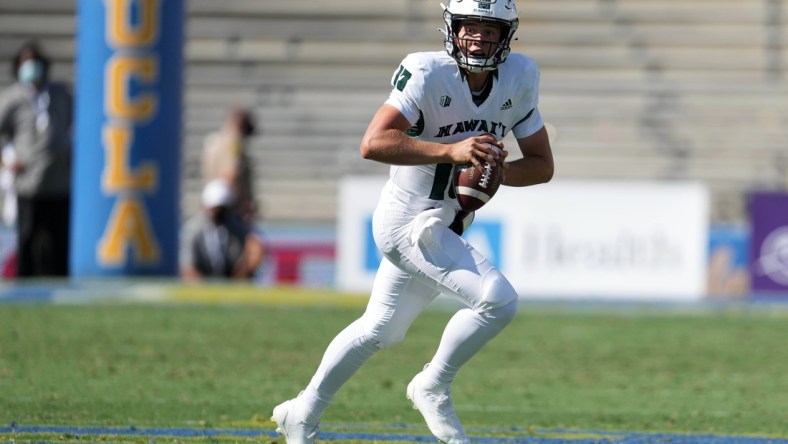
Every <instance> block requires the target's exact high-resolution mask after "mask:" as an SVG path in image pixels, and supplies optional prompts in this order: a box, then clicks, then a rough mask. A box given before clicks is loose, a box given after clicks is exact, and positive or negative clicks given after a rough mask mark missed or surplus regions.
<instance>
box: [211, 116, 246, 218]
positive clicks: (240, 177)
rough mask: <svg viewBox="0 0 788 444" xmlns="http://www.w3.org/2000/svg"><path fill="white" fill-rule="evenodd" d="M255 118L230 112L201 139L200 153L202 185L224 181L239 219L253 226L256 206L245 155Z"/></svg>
mask: <svg viewBox="0 0 788 444" xmlns="http://www.w3.org/2000/svg"><path fill="white" fill-rule="evenodd" d="M255 132H256V125H255V118H254V116H253V115H252V113H251V111H249V110H246V109H242V108H235V109H233V110H231V111H230V113H229V114H228V116H227V118H226V119H225V121H224V125H223V126H222V128H221V129H220V130H219V131H216V132H214V133H211V134H209V135H208V136H207V137H206V138H205V144H204V146H203V153H202V177H203V184H206V183H208V182H210V181H211V180H214V179H224V180H226V181H227V182H228V183H230V184H231V185H232V187H233V189H234V190H235V196H236V201H235V205H234V207H235V209H236V211H237V212H238V214H239V215H240V217H241V219H242V220H243V221H245V222H246V223H247V224H249V225H253V224H254V221H255V218H256V217H257V212H258V206H257V202H256V200H255V193H254V174H253V169H252V162H251V159H250V158H249V154H248V152H247V145H248V143H249V138H250V137H252V136H253V135H255Z"/></svg>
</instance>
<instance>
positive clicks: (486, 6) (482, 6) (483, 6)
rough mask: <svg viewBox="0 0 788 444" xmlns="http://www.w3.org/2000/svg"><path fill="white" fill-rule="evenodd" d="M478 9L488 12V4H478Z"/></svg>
mask: <svg viewBox="0 0 788 444" xmlns="http://www.w3.org/2000/svg"><path fill="white" fill-rule="evenodd" d="M479 9H484V10H486V11H489V10H490V3H488V2H479Z"/></svg>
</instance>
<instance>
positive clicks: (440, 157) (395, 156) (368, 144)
mask: <svg viewBox="0 0 788 444" xmlns="http://www.w3.org/2000/svg"><path fill="white" fill-rule="evenodd" d="M411 126H413V125H412V124H411V123H410V122H409V121H408V119H407V118H406V117H405V116H404V115H403V114H402V113H401V112H400V111H399V110H398V109H397V108H395V107H394V106H391V105H389V104H384V105H383V106H381V107H380V108H379V109H378V111H377V112H376V113H375V115H374V116H373V117H372V121H371V122H370V123H369V126H368V127H367V131H366V132H365V133H364V137H363V138H362V139H361V157H363V158H364V159H369V160H375V161H378V162H382V163H387V164H392V165H430V164H436V163H466V162H473V163H474V164H476V165H479V160H478V159H477V157H484V156H487V155H488V154H490V155H493V156H495V158H496V159H497V156H498V154H497V152H495V151H494V150H492V149H490V148H489V147H488V146H487V145H485V143H491V144H495V145H497V146H499V147H501V148H503V145H502V144H501V143H500V142H498V141H497V140H495V137H493V136H491V135H489V134H485V135H481V136H475V137H471V138H469V139H466V140H463V141H461V142H458V143H454V144H442V143H434V142H426V141H423V140H417V139H414V138H412V137H410V136H408V135H407V134H406V133H405V132H406V131H407V130H408V129H410V128H411Z"/></svg>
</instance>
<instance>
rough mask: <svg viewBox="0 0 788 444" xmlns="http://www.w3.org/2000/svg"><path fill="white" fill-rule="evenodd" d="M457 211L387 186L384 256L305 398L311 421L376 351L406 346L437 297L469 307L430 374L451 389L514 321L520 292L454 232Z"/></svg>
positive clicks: (381, 209) (379, 229)
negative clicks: (424, 204)
mask: <svg viewBox="0 0 788 444" xmlns="http://www.w3.org/2000/svg"><path fill="white" fill-rule="evenodd" d="M414 207H415V208H414ZM454 214H455V210H453V209H451V208H446V209H434V210H426V211H425V210H421V209H419V208H418V205H414V202H413V201H408V200H407V199H403V196H402V195H398V194H397V193H396V190H392V185H391V184H389V185H387V187H386V190H384V193H383V197H382V198H381V202H380V203H379V205H378V207H377V209H376V210H375V213H374V216H373V231H374V237H375V242H376V244H377V246H378V248H379V249H380V250H381V251H382V252H383V254H384V259H383V261H382V262H381V264H380V268H379V269H378V272H377V275H376V277H375V282H374V285H373V288H372V294H371V297H370V300H369V303H368V305H367V309H366V311H365V312H364V314H363V315H362V316H361V317H360V318H359V319H357V320H356V321H354V322H353V323H351V324H350V325H349V326H347V327H346V328H345V329H344V330H342V331H341V332H340V333H339V334H338V335H337V336H336V337H335V338H334V340H333V341H332V342H331V343H330V344H329V346H328V348H327V349H326V352H325V354H324V356H323V360H322V362H321V363H320V366H319V367H318V369H317V372H316V373H315V375H314V376H313V378H312V380H311V382H310V383H309V386H308V387H307V389H306V390H305V391H304V392H303V393H302V395H301V396H300V397H299V398H300V400H301V402H302V406H303V408H304V409H305V410H304V411H305V412H307V417H308V418H310V420H311V421H310V422H312V421H317V420H319V417H320V415H321V414H322V411H323V410H324V409H325V407H326V406H327V405H328V403H329V402H330V401H331V399H332V398H333V396H334V395H335V394H336V392H337V390H339V388H340V387H341V386H342V385H343V384H344V383H345V382H346V381H347V380H348V379H349V378H350V377H351V376H352V375H353V373H355V371H356V370H357V369H358V368H359V367H361V365H362V364H364V362H366V360H367V359H369V358H370V357H371V356H372V355H373V354H374V353H375V352H376V351H378V350H380V349H382V348H388V347H391V346H393V345H395V344H397V343H398V342H400V341H402V339H403V338H404V337H405V333H406V332H407V331H408V329H409V328H410V326H411V324H412V323H413V321H414V320H415V319H416V317H417V316H418V315H419V314H420V313H421V312H422V310H424V308H425V307H426V306H427V305H428V304H429V303H430V302H432V301H433V300H434V299H435V298H436V297H437V296H438V295H439V294H441V293H444V294H447V295H451V296H454V297H456V298H457V299H458V300H460V301H461V302H462V303H463V304H464V305H465V306H466V308H464V309H461V310H459V311H458V312H457V313H456V314H455V315H454V316H453V317H452V318H451V319H450V320H449V322H448V324H447V325H446V328H445V330H444V333H443V337H442V338H441V341H440V344H439V346H438V350H437V352H436V353H435V355H434V357H433V358H432V360H431V361H430V363H429V366H428V367H427V368H426V369H425V375H426V380H427V381H431V383H432V384H433V385H434V387H435V388H439V389H446V388H448V387H449V385H450V384H451V382H452V381H453V380H454V377H455V376H456V374H457V372H458V370H459V369H460V367H461V366H462V365H463V364H465V363H466V362H467V361H468V360H469V359H470V358H471V357H473V355H475V354H476V353H477V352H478V351H479V350H480V349H481V348H482V346H484V344H486V343H487V342H488V341H489V340H490V339H492V338H493V337H495V336H496V335H497V334H498V333H499V332H500V331H501V330H503V328H504V327H505V326H506V325H508V324H509V322H511V320H512V319H513V318H514V315H515V312H516V307H517V293H516V292H515V290H514V288H513V287H512V286H511V284H510V283H509V281H508V280H507V279H506V278H505V277H504V276H503V275H502V274H501V272H500V271H498V270H497V269H496V268H495V267H494V266H493V265H492V264H491V263H490V261H488V260H487V259H486V258H484V257H483V256H482V255H481V254H480V253H479V252H478V251H476V250H475V249H474V248H473V247H472V246H471V245H470V244H468V243H467V242H466V241H465V239H463V238H461V237H460V236H458V235H457V234H455V233H454V232H453V231H451V230H450V229H449V228H448V225H449V224H450V223H451V221H452V220H453V218H454Z"/></svg>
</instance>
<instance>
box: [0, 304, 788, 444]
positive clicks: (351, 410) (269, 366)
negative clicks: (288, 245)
mask: <svg viewBox="0 0 788 444" xmlns="http://www.w3.org/2000/svg"><path fill="white" fill-rule="evenodd" d="M362 311H363V307H361V306H358V307H342V308H330V307H303V306H301V307H295V306H294V307H288V306H283V305H259V304H249V305H161V304H156V305H144V304H139V305H136V304H129V305H86V306H47V305H35V306H0V425H7V424H9V423H11V422H12V421H16V423H18V424H20V425H68V426H124V427H125V426H130V425H134V426H137V427H216V428H224V427H243V428H249V427H258V428H269V429H270V428H272V427H273V426H272V424H271V423H270V422H269V421H268V417H269V416H270V412H271V409H272V407H273V406H274V405H275V404H277V403H278V402H280V401H282V400H284V399H287V398H290V397H292V396H294V395H295V394H297V393H298V391H299V390H301V389H302V388H303V387H304V385H305V384H306V383H307V382H308V380H309V378H310V377H311V375H312V372H313V371H314V370H315V368H316V366H317V364H318V362H319V360H320V357H321V356H322V353H323V351H324V349H325V347H326V345H327V344H328V342H329V341H330V340H331V339H332V338H333V336H334V335H335V334H336V333H337V332H338V331H339V330H340V329H342V328H343V327H344V326H345V325H346V324H347V323H349V322H350V321H352V320H353V319H355V318H356V317H358V316H359V315H360V314H361V312H362ZM450 316H451V313H450V312H449V311H446V310H438V309H433V310H428V311H427V312H425V313H424V314H423V316H422V317H420V318H419V319H418V320H417V322H416V323H415V324H414V326H413V327H412V329H411V331H410V332H409V334H408V336H407V337H406V338H405V341H404V342H403V343H402V344H400V345H398V346H397V347H395V348H394V349H391V350H384V351H382V352H380V353H378V354H377V355H375V356H374V357H373V358H372V359H371V360H370V361H369V362H368V363H367V365H366V366H364V367H363V368H362V369H361V370H360V371H359V373H358V374H357V375H356V377H354V378H353V379H352V380H351V381H350V382H349V383H348V384H347V385H346V386H345V387H344V388H343V390H342V391H340V393H339V394H338V395H337V397H336V399H335V402H334V404H332V406H331V407H330V408H329V410H328V411H327V412H326V414H325V416H324V418H323V421H324V424H329V426H330V424H331V423H334V424H336V423H370V424H382V425H385V424H393V423H405V424H413V425H417V426H422V425H423V424H422V420H421V418H420V416H419V414H418V412H416V411H414V410H412V409H411V407H410V405H409V403H408V401H407V400H406V399H405V396H404V391H405V386H406V384H407V382H408V381H409V380H410V378H411V376H412V375H413V374H415V373H416V372H418V371H419V369H420V368H421V367H422V366H423V364H424V363H425V362H427V361H428V360H429V358H430V356H431V355H432V353H433V352H434V350H435V347H436V345H437V341H438V339H439V337H440V334H441V331H442V329H443V326H444V325H445V323H446V321H447V320H448V318H449V317H450ZM786 341H788V319H787V318H786V317H785V316H784V314H780V315H774V314H770V313H768V312H747V311H723V312H714V313H712V312H708V313H694V314H693V313H685V314H681V313H675V312H670V313H669V312H657V313H655V312H636V311H626V312H624V311H619V312H608V313H605V312H601V311H593V312H592V311H587V310H586V311H584V310H569V309H548V308H537V307H530V308H529V307H528V306H526V307H523V309H521V311H520V313H519V314H518V317H517V318H516V320H515V321H514V322H513V324H512V325H511V326H510V327H509V328H508V329H507V330H506V331H505V332H504V333H503V334H502V335H501V336H500V337H498V338H496V339H495V340H494V341H493V342H491V343H490V344H489V345H488V347H487V348H485V349H484V350H483V351H482V352H481V353H480V354H479V355H477V356H476V357H475V358H474V359H473V360H472V361H471V362H470V363H469V364H468V365H467V366H466V367H465V368H464V369H463V371H462V372H461V373H460V375H459V377H458V379H457V381H456V383H455V388H454V390H453V394H454V398H455V404H456V406H457V410H458V413H459V414H460V417H461V418H462V419H463V422H464V423H465V425H466V427H507V426H517V427H533V428H536V429H538V428H547V429H557V428H571V429H586V430H624V431H655V432H693V433H701V432H702V433H706V432H712V433H725V434H758V435H776V436H786V435H788V396H786V393H788V352H787V351H786V350H788V348H787V347H786ZM423 431H424V434H427V431H426V427H424V430H423ZM39 438H40V437H39ZM113 439H114V438H113ZM115 440H116V441H117V439H115Z"/></svg>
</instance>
